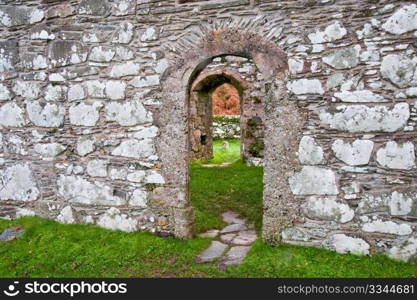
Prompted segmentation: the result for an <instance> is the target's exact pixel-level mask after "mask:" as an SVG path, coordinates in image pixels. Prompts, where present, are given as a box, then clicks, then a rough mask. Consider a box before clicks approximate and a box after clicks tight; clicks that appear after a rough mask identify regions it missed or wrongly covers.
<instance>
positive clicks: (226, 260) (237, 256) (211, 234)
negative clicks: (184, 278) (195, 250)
mask: <svg viewBox="0 0 417 300" xmlns="http://www.w3.org/2000/svg"><path fill="white" fill-rule="evenodd" d="M237 216H238V214H237V213H235V212H232V211H228V212H225V213H223V214H222V217H223V221H224V222H225V223H227V224H228V225H227V226H226V227H224V228H223V229H222V230H217V229H213V230H209V231H207V232H204V233H202V234H200V235H199V236H200V237H205V238H212V239H215V240H213V241H212V242H211V245H210V246H209V247H208V248H207V249H205V250H204V251H203V252H201V253H200V254H199V255H198V256H197V257H196V262H197V263H208V262H214V261H215V262H216V264H217V265H218V266H219V267H220V268H221V269H224V268H226V267H228V266H234V265H240V264H241V263H242V262H243V260H244V259H245V257H246V254H247V253H248V252H249V250H250V248H251V246H252V244H253V242H255V241H256V239H257V236H256V231H255V229H254V225H253V224H247V221H246V220H244V219H240V218H238V217H237Z"/></svg>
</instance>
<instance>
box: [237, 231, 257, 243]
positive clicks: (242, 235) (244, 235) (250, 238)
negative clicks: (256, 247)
mask: <svg viewBox="0 0 417 300" xmlns="http://www.w3.org/2000/svg"><path fill="white" fill-rule="evenodd" d="M256 239H257V236H256V231H255V230H247V231H241V232H239V233H238V234H237V236H236V237H235V238H234V239H233V240H232V244H234V245H242V246H248V245H251V244H252V243H253V242H254V241H256Z"/></svg>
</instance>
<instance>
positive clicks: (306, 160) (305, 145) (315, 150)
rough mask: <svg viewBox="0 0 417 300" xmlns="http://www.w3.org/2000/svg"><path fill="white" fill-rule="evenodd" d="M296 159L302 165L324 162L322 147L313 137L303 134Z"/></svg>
mask: <svg viewBox="0 0 417 300" xmlns="http://www.w3.org/2000/svg"><path fill="white" fill-rule="evenodd" d="M298 159H299V160H300V163H302V164H304V165H318V164H322V163H324V152H323V148H322V147H320V146H319V145H318V144H317V142H316V141H315V139H314V138H312V137H310V136H304V137H303V138H302V139H301V141H300V145H299V147H298Z"/></svg>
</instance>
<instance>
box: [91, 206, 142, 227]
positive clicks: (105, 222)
mask: <svg viewBox="0 0 417 300" xmlns="http://www.w3.org/2000/svg"><path fill="white" fill-rule="evenodd" d="M137 223H138V222H137V220H135V219H133V218H129V217H128V216H127V215H126V214H122V213H121V212H120V210H118V209H117V208H115V207H111V208H109V209H108V210H107V211H106V212H105V213H104V215H103V216H101V217H100V219H99V220H98V222H97V225H98V226H101V227H103V228H107V229H110V230H121V231H127V232H130V231H135V230H137Z"/></svg>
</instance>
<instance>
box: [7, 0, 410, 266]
mask: <svg viewBox="0 0 417 300" xmlns="http://www.w3.org/2000/svg"><path fill="white" fill-rule="evenodd" d="M413 2H414V3H413ZM225 29H228V30H229V32H233V33H234V34H233V35H231V34H229V35H227V34H223V32H224V30H225ZM0 35H1V41H0V72H1V74H0V80H1V82H0V168H1V169H0V178H1V180H0V207H1V209H0V214H1V216H2V217H5V218H14V217H19V216H24V215H32V214H37V215H40V216H43V217H48V218H52V219H55V220H57V221H59V222H62V223H95V224H97V225H99V226H103V227H106V228H110V229H121V230H126V231H133V230H150V231H152V232H158V233H160V234H174V235H175V236H177V237H190V236H192V221H193V213H192V208H191V207H190V205H189V201H188V194H187V193H188V192H187V185H188V179H186V178H188V177H187V174H188V171H187V163H186V161H187V159H188V156H189V151H188V146H187V145H188V142H187V134H186V133H187V130H188V123H187V116H188V110H187V109H188V104H187V102H186V99H187V97H188V96H187V94H188V92H189V90H187V88H189V87H190V85H189V84H190V83H192V82H193V80H194V79H195V77H196V75H198V73H200V72H201V71H202V69H204V67H205V66H206V65H207V64H208V63H209V62H208V61H207V60H209V59H210V55H212V56H219V55H228V54H229V55H230V54H233V55H238V56H245V57H246V56H251V58H252V59H253V61H254V63H255V64H256V65H257V67H258V68H259V69H260V73H261V74H260V77H259V78H257V80H258V81H259V83H258V84H259V85H260V88H261V89H262V90H263V91H264V92H265V95H269V96H268V99H267V100H268V101H266V103H265V111H266V113H267V116H266V120H265V127H266V128H265V156H266V157H267V158H266V160H267V164H268V167H267V166H266V169H265V178H264V184H265V186H264V224H263V236H264V240H265V241H267V242H269V243H276V242H279V241H280V240H281V241H284V242H287V243H295V244H303V245H312V246H317V247H323V248H328V249H333V250H336V251H338V252H341V253H349V252H350V253H356V254H366V255H368V254H373V253H377V252H378V253H386V254H387V255H389V256H390V257H393V258H396V259H401V260H405V261H415V260H416V251H417V235H416V230H417V223H416V220H417V208H416V207H417V189H416V187H417V182H416V175H417V173H416V172H417V168H416V162H415V144H416V134H415V133H416V128H415V126H416V120H417V104H416V100H417V55H416V47H417V5H416V4H415V1H395V2H392V1H388V0H386V1H384V0H380V1H375V0H350V1H349V0H348V1H346V0H294V1H276V0H265V1H258V0H236V1H220V0H208V1H174V0H165V1H158V0H138V1H134V0H113V1H111V0H79V1H78V0H72V1H58V0H32V1H9V0H1V1H0ZM224 37H228V39H226V40H224V39H222V38H224ZM272 45H274V46H275V47H277V48H279V49H281V50H283V51H284V52H285V53H286V56H287V58H286V61H288V66H289V73H288V72H286V69H285V64H283V63H282V55H281V54H280V53H281V52H279V51H278V50H274V49H275V48H274V47H273V46H272ZM249 54H250V55H249ZM167 68H169V69H168V70H167ZM280 68H281V69H280ZM175 70H179V71H181V72H182V73H181V74H180V73H179V71H178V72H176V71H175ZM268 76H269V77H271V76H272V77H273V76H275V77H276V79H277V80H275V81H274V80H272V81H271V80H269V81H268V80H265V78H267V77H268ZM174 77H175V80H172V78H174ZM269 77H268V78H269ZM167 82H168V83H167ZM172 82H184V84H181V85H175V84H172ZM283 82H286V83H285V85H283V84H282V83H283ZM185 83H186V84H185ZM284 87H286V90H287V92H288V93H285V92H284V91H283V88H284ZM176 145H183V146H181V148H180V147H179V146H176ZM297 148H298V149H297ZM172 149H175V151H174V150H172Z"/></svg>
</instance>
